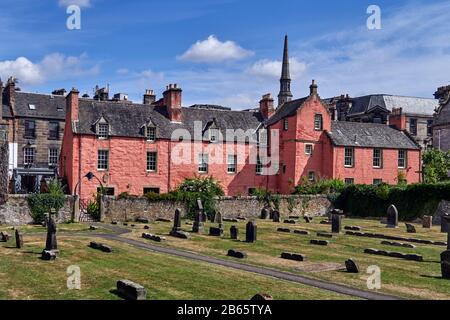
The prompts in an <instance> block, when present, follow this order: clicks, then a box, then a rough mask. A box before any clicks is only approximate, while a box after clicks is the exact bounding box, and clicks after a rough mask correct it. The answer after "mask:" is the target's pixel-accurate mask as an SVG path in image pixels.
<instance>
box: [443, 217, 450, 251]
mask: <svg viewBox="0 0 450 320" xmlns="http://www.w3.org/2000/svg"><path fill="white" fill-rule="evenodd" d="M442 220H443V221H445V223H446V224H447V250H450V216H444V217H442Z"/></svg>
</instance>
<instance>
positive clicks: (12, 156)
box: [9, 143, 18, 179]
mask: <svg viewBox="0 0 450 320" xmlns="http://www.w3.org/2000/svg"><path fill="white" fill-rule="evenodd" d="M17 152H18V146H17V143H9V178H10V179H11V178H12V174H13V170H14V169H16V168H17V157H18V153H17Z"/></svg>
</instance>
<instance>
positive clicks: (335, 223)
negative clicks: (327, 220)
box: [331, 214, 342, 233]
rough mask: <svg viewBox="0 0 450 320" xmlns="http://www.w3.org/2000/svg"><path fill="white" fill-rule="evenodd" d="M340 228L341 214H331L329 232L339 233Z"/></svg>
mask: <svg viewBox="0 0 450 320" xmlns="http://www.w3.org/2000/svg"><path fill="white" fill-rule="evenodd" d="M341 230H342V216H341V215H339V214H333V215H331V232H332V233H340V232H341Z"/></svg>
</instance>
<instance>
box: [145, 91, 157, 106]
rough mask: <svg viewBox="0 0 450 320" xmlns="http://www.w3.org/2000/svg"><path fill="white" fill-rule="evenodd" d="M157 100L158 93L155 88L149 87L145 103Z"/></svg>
mask: <svg viewBox="0 0 450 320" xmlns="http://www.w3.org/2000/svg"><path fill="white" fill-rule="evenodd" d="M155 102H156V94H155V92H154V91H153V90H150V89H147V90H145V94H144V101H143V103H144V104H147V105H151V104H154V103H155Z"/></svg>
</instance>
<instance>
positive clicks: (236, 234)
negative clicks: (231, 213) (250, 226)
mask: <svg viewBox="0 0 450 320" xmlns="http://www.w3.org/2000/svg"><path fill="white" fill-rule="evenodd" d="M230 237H231V239H232V240H238V239H239V229H238V228H237V227H236V226H232V227H231V228H230Z"/></svg>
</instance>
